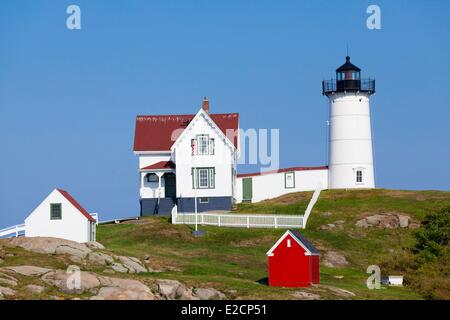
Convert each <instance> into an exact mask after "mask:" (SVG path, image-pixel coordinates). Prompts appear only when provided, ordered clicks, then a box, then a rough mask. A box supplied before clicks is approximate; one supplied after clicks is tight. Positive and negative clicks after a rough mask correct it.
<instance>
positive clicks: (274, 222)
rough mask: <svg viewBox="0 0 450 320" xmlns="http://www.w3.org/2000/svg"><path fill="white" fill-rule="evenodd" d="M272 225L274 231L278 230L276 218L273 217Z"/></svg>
mask: <svg viewBox="0 0 450 320" xmlns="http://www.w3.org/2000/svg"><path fill="white" fill-rule="evenodd" d="M273 224H274V226H275V229H277V228H278V221H277V217H273Z"/></svg>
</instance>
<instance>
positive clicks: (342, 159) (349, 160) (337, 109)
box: [322, 56, 375, 189]
mask: <svg viewBox="0 0 450 320" xmlns="http://www.w3.org/2000/svg"><path fill="white" fill-rule="evenodd" d="M322 88H323V94H324V95H326V96H327V97H328V99H329V102H330V119H329V159H328V188H329V189H355V188H375V177H374V167H373V155H372V131H371V124H370V104H369V100H370V96H371V95H372V94H374V93H375V80H374V79H366V80H362V79H361V69H359V68H358V67H357V66H355V65H353V64H352V63H351V62H350V57H348V56H347V57H346V62H345V64H343V65H342V66H341V67H339V68H338V69H337V70H336V80H334V79H333V80H326V81H323V83H322Z"/></svg>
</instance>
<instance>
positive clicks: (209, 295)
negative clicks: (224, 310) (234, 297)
mask: <svg viewBox="0 0 450 320" xmlns="http://www.w3.org/2000/svg"><path fill="white" fill-rule="evenodd" d="M194 294H195V295H196V296H197V297H198V298H199V299H200V300H213V299H215V300H222V299H225V295H224V294H223V293H222V292H220V291H218V290H216V289H214V288H195V289H194Z"/></svg>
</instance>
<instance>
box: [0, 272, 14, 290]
mask: <svg viewBox="0 0 450 320" xmlns="http://www.w3.org/2000/svg"><path fill="white" fill-rule="evenodd" d="M2 284H4V285H7V286H10V287H15V286H17V279H16V278H14V277H12V276H10V275H8V274H6V273H3V272H0V285H2Z"/></svg>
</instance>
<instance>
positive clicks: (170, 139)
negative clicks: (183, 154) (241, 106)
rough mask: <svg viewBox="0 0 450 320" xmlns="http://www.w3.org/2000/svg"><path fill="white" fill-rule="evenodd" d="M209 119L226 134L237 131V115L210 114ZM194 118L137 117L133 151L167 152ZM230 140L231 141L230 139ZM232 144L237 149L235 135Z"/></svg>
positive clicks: (171, 116) (181, 116) (176, 116)
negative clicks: (228, 131) (229, 131)
mask: <svg viewBox="0 0 450 320" xmlns="http://www.w3.org/2000/svg"><path fill="white" fill-rule="evenodd" d="M209 116H210V117H211V119H212V120H213V121H214V122H215V123H216V124H217V126H218V127H219V128H220V130H222V132H223V134H225V135H226V134H227V130H234V132H236V130H238V128H239V123H238V122H239V114H238V113H224V114H210V115H209ZM194 117H195V115H192V114H184V115H164V116H137V117H136V129H135V132H134V147H133V150H134V151H169V150H170V147H172V145H173V144H174V142H175V141H176V139H177V138H178V137H179V136H180V134H181V133H182V132H183V131H184V129H186V127H187V126H188V125H189V122H190V121H191V120H192V119H193V118H194ZM230 140H231V139H230ZM233 140H234V141H233V144H234V146H235V147H237V144H238V141H237V135H234V139H233Z"/></svg>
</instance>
